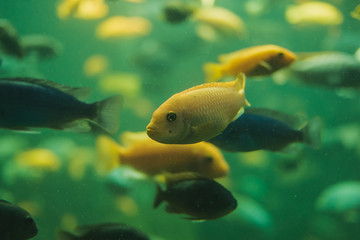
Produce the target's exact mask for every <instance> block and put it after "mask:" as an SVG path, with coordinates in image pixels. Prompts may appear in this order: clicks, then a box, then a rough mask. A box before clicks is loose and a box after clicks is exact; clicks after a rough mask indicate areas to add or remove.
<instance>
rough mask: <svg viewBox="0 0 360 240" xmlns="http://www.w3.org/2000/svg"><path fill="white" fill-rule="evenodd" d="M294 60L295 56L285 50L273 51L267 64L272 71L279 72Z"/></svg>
mask: <svg viewBox="0 0 360 240" xmlns="http://www.w3.org/2000/svg"><path fill="white" fill-rule="evenodd" d="M295 59H296V56H295V54H294V53H293V52H291V51H290V50H287V49H285V48H279V49H274V52H273V54H272V55H271V58H270V60H269V61H268V63H269V64H270V66H271V67H272V69H273V71H276V70H279V69H281V68H283V67H286V66H288V65H290V64H291V63H293V62H294V61H295Z"/></svg>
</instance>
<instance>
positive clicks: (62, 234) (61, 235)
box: [56, 230, 79, 240]
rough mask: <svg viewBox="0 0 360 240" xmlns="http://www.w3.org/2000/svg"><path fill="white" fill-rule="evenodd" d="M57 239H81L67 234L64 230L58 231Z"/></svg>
mask: <svg viewBox="0 0 360 240" xmlns="http://www.w3.org/2000/svg"><path fill="white" fill-rule="evenodd" d="M56 235H57V236H56V239H58V240H77V239H79V237H77V236H75V235H74V234H72V233H69V232H66V231H64V230H57V234H56Z"/></svg>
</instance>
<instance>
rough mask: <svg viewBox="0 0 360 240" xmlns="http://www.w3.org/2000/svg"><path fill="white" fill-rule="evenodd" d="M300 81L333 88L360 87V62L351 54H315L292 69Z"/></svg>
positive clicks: (298, 62)
mask: <svg viewBox="0 0 360 240" xmlns="http://www.w3.org/2000/svg"><path fill="white" fill-rule="evenodd" d="M290 71H291V73H292V74H293V75H294V76H295V77H296V78H297V79H299V80H300V81H302V82H304V83H307V84H312V85H318V86H325V87H331V88H339V87H347V88H349V87H350V88H351V87H354V88H358V87H360V62H359V61H358V60H357V59H356V58H355V57H354V56H353V55H350V54H346V53H342V52H329V53H320V54H314V55H313V56H309V57H306V58H304V59H303V60H299V61H297V62H296V63H294V64H293V65H292V66H291V67H290Z"/></svg>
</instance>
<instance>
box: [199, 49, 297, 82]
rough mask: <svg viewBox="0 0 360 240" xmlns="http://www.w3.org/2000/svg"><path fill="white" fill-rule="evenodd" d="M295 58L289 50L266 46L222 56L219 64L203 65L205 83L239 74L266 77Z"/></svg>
mask: <svg viewBox="0 0 360 240" xmlns="http://www.w3.org/2000/svg"><path fill="white" fill-rule="evenodd" d="M295 58H296V57H295V54H294V53H293V52H291V51H290V50H288V49H286V48H283V47H280V46H277V45H272V44H268V45H260V46H254V47H249V48H244V49H240V50H238V51H235V52H232V53H228V54H222V55H220V56H219V61H220V63H205V64H204V67H203V68H204V72H205V75H206V82H214V81H217V80H219V79H220V78H222V77H224V76H236V75H237V74H239V73H240V72H243V73H244V74H245V75H246V76H262V75H268V74H271V73H273V72H275V71H277V70H279V69H281V68H283V67H286V66H288V65H290V64H291V63H292V62H293V61H294V60H295Z"/></svg>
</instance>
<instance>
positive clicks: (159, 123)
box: [146, 74, 250, 144]
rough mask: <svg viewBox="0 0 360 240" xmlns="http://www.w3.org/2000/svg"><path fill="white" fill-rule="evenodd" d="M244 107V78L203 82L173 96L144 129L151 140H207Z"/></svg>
mask: <svg viewBox="0 0 360 240" xmlns="http://www.w3.org/2000/svg"><path fill="white" fill-rule="evenodd" d="M245 105H250V104H249V103H248V102H247V100H246V98H245V75H244V74H239V75H238V77H237V79H236V80H234V81H231V82H214V83H205V84H202V85H199V86H195V87H192V88H189V89H187V90H185V91H182V92H180V93H177V94H174V95H173V96H172V97H170V98H169V99H168V100H167V101H165V102H164V103H163V104H162V105H161V106H160V107H159V108H158V109H157V110H156V111H155V112H154V113H153V116H152V119H151V121H150V123H149V125H148V126H147V127H146V131H147V135H148V136H149V137H150V138H152V139H153V140H155V141H158V142H161V143H169V144H188V143H196V142H200V141H204V140H207V139H210V138H212V137H214V136H217V135H218V134H220V133H221V131H223V130H224V129H225V128H226V127H227V125H228V124H229V123H230V122H232V121H233V120H234V119H236V117H238V116H239V115H240V114H241V113H242V111H243V107H244V106H245Z"/></svg>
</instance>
